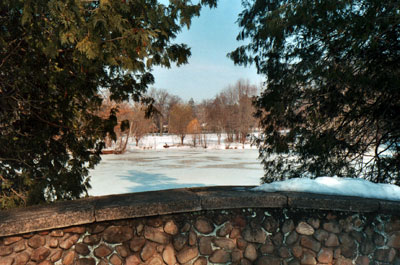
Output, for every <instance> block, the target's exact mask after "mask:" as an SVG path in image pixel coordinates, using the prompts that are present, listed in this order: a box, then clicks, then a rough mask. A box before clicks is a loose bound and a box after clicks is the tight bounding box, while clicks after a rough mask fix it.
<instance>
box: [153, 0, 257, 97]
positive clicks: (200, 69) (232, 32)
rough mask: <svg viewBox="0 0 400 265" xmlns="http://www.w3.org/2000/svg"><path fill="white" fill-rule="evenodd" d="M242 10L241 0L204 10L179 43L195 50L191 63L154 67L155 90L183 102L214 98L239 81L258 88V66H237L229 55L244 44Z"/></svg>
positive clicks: (222, 1) (226, 0) (225, 2)
mask: <svg viewBox="0 0 400 265" xmlns="http://www.w3.org/2000/svg"><path fill="white" fill-rule="evenodd" d="M241 10H242V6H241V0H219V1H218V7H217V8H216V9H215V8H214V9H209V8H203V9H202V10H201V14H200V17H198V18H194V19H193V21H192V25H191V27H190V29H189V30H187V29H184V30H183V31H182V32H181V33H180V34H179V35H178V37H177V39H176V42H177V43H186V44H187V45H188V46H189V47H191V52H192V56H191V57H190V58H189V63H188V64H187V65H183V66H180V67H176V66H173V67H171V68H170V69H167V68H160V67H157V68H154V71H153V75H154V77H155V79H156V81H155V84H154V85H153V86H154V87H155V88H162V89H166V90H167V91H168V92H169V93H170V94H174V95H177V96H180V97H181V98H182V99H183V100H189V99H190V98H193V99H194V100H195V101H196V102H200V101H201V100H203V99H210V98H213V97H214V96H215V95H216V94H218V93H219V92H220V91H221V90H223V89H224V88H226V87H228V86H229V85H230V84H234V83H235V82H236V81H237V80H239V79H245V80H249V81H250V83H251V84H255V85H258V84H260V83H261V82H262V80H263V79H262V76H259V75H257V71H256V69H255V67H254V66H251V67H243V66H235V65H234V64H233V61H231V60H230V59H229V58H227V57H226V54H227V53H229V52H231V51H233V50H235V49H236V48H237V47H238V46H240V45H242V44H243V42H238V41H236V36H237V34H238V33H239V30H240V29H239V26H238V25H237V23H236V20H237V16H238V14H239V13H240V11H241Z"/></svg>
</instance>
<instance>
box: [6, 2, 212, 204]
mask: <svg viewBox="0 0 400 265" xmlns="http://www.w3.org/2000/svg"><path fill="white" fill-rule="evenodd" d="M202 4H204V5H209V6H210V7H213V6H215V3H214V1H213V0H201V2H200V3H198V4H192V3H191V1H184V0H182V1H172V0H171V1H170V2H169V4H167V5H164V4H161V3H159V1H157V0H126V1H125V0H123V1H121V0H101V1H95V0H93V1H86V0H85V1H84V0H82V1H75V0H65V1H60V0H38V1H30V0H16V1H15V0H2V1H0V146H1V148H0V184H1V185H0V208H6V207H12V206H16V205H21V204H25V205H26V204H34V203H40V202H44V201H46V200H47V201H51V200H57V199H73V198H78V197H80V196H82V195H83V194H85V193H86V192H87V189H88V188H89V187H90V185H89V177H88V169H89V168H92V167H93V166H94V165H95V164H97V163H98V162H99V161H100V155H99V154H100V152H101V149H102V148H103V146H104V139H105V137H106V135H108V134H113V128H114V126H115V124H116V117H115V111H113V112H112V113H111V115H110V116H109V117H107V118H100V117H98V116H97V115H96V111H97V110H98V109H99V107H100V106H101V102H102V98H101V95H100V94H99V90H100V89H103V88H108V89H109V90H110V93H111V99H112V100H116V101H122V100H127V99H128V98H130V97H131V98H132V99H133V100H134V101H145V98H144V97H143V95H144V93H145V91H146V88H147V86H148V85H149V84H152V83H153V81H154V78H153V76H152V75H151V69H152V67H153V66H154V65H161V66H165V67H170V65H171V64H172V63H176V64H177V65H181V64H184V63H186V62H187V59H188V57H189V56H190V49H189V48H188V47H187V46H186V45H185V44H176V43H173V40H174V38H175V37H176V34H177V33H178V32H179V31H180V30H181V28H182V27H184V26H187V27H189V26H190V21H191V19H192V18H193V16H197V15H199V11H200V8H201V5H202Z"/></svg>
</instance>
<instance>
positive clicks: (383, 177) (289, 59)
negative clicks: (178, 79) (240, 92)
mask: <svg viewBox="0 0 400 265" xmlns="http://www.w3.org/2000/svg"><path fill="white" fill-rule="evenodd" d="M244 7H245V9H244V11H243V12H242V13H241V14H240V17H239V25H240V26H241V28H242V30H241V32H240V34H239V35H238V39H240V40H249V44H247V45H243V46H241V47H239V48H237V49H236V50H235V51H234V52H232V53H231V54H230V55H229V56H230V57H231V58H232V59H233V60H234V62H235V63H237V64H242V65H246V64H248V63H254V64H255V65H256V67H257V69H258V72H259V73H260V74H263V75H265V77H266V82H265V90H264V91H263V93H262V94H261V96H259V97H258V98H257V100H256V101H255V105H256V107H257V116H258V117H259V118H261V126H262V128H263V133H262V135H261V137H260V138H259V139H258V141H257V142H258V146H259V150H260V157H261V158H262V161H263V164H264V168H265V177H264V178H263V181H264V182H271V181H274V180H282V179H288V178H294V177H311V178H314V177H318V176H324V175H326V176H341V177H344V176H346V177H364V178H366V179H368V180H371V181H374V182H386V183H395V184H397V185H399V184H400V178H399V177H400V152H399V151H400V115H399V113H400V12H399V10H400V2H399V1H398V0H385V1H381V0H331V1H325V0H323V1H322V0H321V1H303V0H288V1H286V0H285V1H283V0H271V1H265V0H254V1H244Z"/></svg>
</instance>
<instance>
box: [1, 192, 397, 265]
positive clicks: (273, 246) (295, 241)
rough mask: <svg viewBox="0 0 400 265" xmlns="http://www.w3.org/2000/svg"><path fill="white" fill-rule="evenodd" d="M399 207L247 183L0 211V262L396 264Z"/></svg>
mask: <svg viewBox="0 0 400 265" xmlns="http://www.w3.org/2000/svg"><path fill="white" fill-rule="evenodd" d="M399 206H400V203H399V202H391V201H381V200H371V199H363V198H355V197H337V196H324V195H316V194H305V193H264V192H255V191H251V190H249V188H248V187H211V188H194V189H179V190H167V191H158V192H145V193H135V194H124V195H115V196H106V197H94V198H87V199H82V200H78V201H71V202H63V203H56V204H52V205H46V206H39V207H30V208H26V209H18V210H13V211H3V212H0V265H4V264H7V265H16V264H63V265H69V264H113V265H121V264H128V265H131V264H168V265H171V264H196V265H201V264H272V265H274V264H363V265H364V264H400V207H399Z"/></svg>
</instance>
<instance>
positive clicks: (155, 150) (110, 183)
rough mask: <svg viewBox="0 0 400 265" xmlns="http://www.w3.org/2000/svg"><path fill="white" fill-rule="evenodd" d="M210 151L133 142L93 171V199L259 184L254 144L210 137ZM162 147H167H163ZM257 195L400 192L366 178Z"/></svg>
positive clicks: (167, 141)
mask: <svg viewBox="0 0 400 265" xmlns="http://www.w3.org/2000/svg"><path fill="white" fill-rule="evenodd" d="M206 138H207V148H203V147H201V146H197V147H196V148H194V147H193V146H190V145H191V137H190V136H187V137H186V139H185V145H184V146H180V144H179V143H180V139H179V138H178V137H177V136H171V135H164V136H151V135H149V136H147V137H145V138H143V139H142V140H141V141H140V144H139V146H136V145H135V144H134V141H132V142H130V143H129V145H128V148H127V152H126V153H124V154H121V155H103V156H102V159H103V160H102V161H101V163H100V164H99V165H98V166H97V167H96V168H95V169H94V170H91V176H92V179H91V185H92V189H91V190H90V191H89V194H90V195H94V196H98V195H108V194H121V193H128V192H141V191H151V190H162V189H172V188H184V187H199V186H214V185H259V183H260V178H261V177H262V176H263V173H264V172H263V170H262V165H260V162H259V161H258V159H257V157H258V150H257V148H256V147H254V146H251V145H250V144H245V145H242V144H239V143H233V144H228V143H225V142H224V141H223V139H224V137H222V140H221V143H220V144H218V138H217V136H216V135H208V136H207V137H206ZM164 146H168V148H165V147H164ZM255 190H257V191H267V192H271V191H272V192H273V191H297V192H311V193H319V194H330V195H347V196H359V197H365V198H377V199H388V200H400V187H398V186H395V185H389V184H375V183H371V182H369V181H366V180H363V179H349V178H331V177H320V178H317V179H315V180H311V179H308V178H301V179H290V180H286V181H280V182H274V183H271V184H263V185H261V186H259V187H257V188H255Z"/></svg>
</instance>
